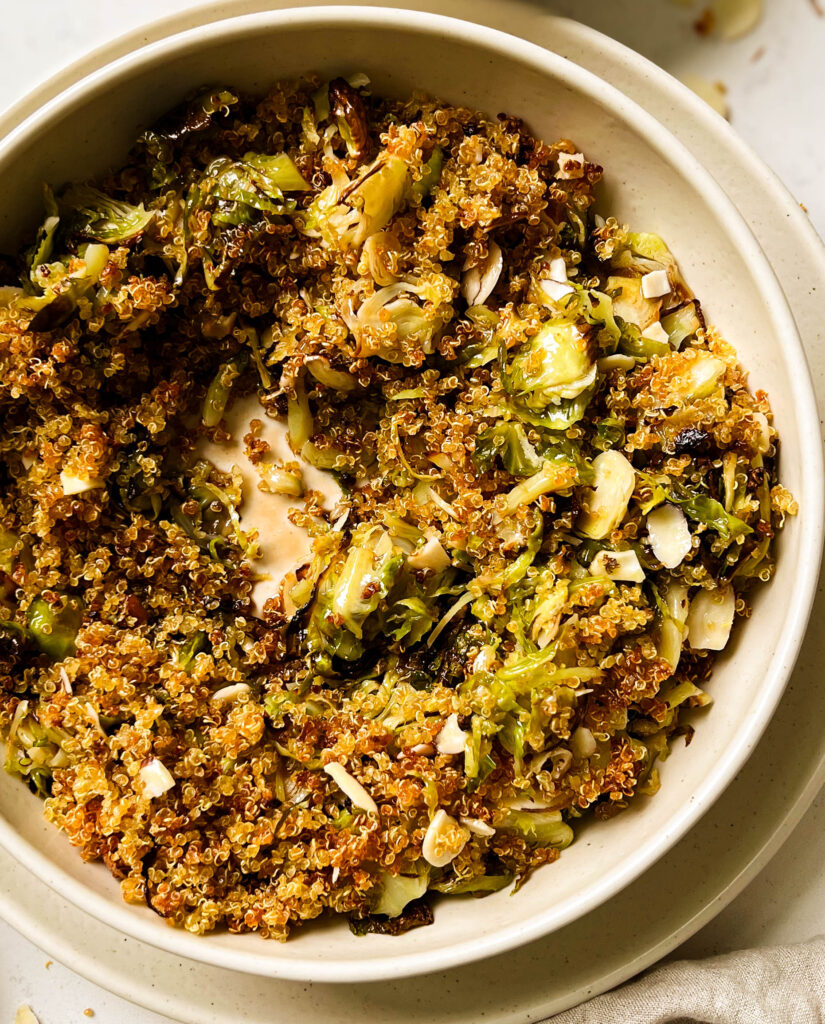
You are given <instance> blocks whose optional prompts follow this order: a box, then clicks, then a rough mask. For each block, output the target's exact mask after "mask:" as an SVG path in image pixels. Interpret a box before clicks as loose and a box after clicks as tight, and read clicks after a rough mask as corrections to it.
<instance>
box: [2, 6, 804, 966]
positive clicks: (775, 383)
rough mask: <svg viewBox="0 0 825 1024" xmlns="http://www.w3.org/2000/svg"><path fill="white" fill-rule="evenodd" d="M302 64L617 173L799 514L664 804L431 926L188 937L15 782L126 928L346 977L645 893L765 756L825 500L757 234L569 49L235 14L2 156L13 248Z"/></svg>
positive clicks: (233, 959) (63, 867)
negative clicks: (506, 122)
mask: <svg viewBox="0 0 825 1024" xmlns="http://www.w3.org/2000/svg"><path fill="white" fill-rule="evenodd" d="M307 70H314V71H317V72H319V73H320V74H321V75H323V76H332V75H333V74H342V73H343V74H347V73H350V72H353V71H356V70H358V71H364V72H366V73H367V74H368V75H369V76H370V78H371V80H372V82H373V87H374V89H375V90H376V91H379V92H384V93H388V94H393V95H404V94H407V93H408V92H410V91H411V90H413V89H422V90H425V91H427V92H428V93H430V94H433V95H437V96H440V97H443V98H445V99H447V100H450V101H452V102H454V103H464V104H467V105H469V106H471V107H474V108H478V109H480V110H483V111H485V112H486V113H488V114H491V115H495V114H497V113H498V112H500V111H506V112H508V113H512V114H516V115H518V116H521V117H523V118H524V119H525V121H526V122H527V124H528V126H529V128H530V129H531V130H532V131H533V132H534V133H536V134H537V135H538V136H540V137H542V138H544V139H546V140H548V141H554V140H555V139H557V138H560V137H567V138H571V139H573V140H575V141H576V143H577V145H579V146H580V147H581V148H583V149H584V150H585V151H586V152H587V153H588V154H589V155H590V157H591V158H593V159H596V160H598V162H599V163H601V164H602V165H603V166H604V167H605V168H606V175H605V185H604V188H603V190H602V199H601V203H600V206H601V209H602V210H603V212H605V213H607V212H609V213H611V214H614V215H616V216H617V217H618V218H619V219H620V220H621V221H623V222H625V223H629V224H631V225H633V226H634V227H635V228H636V229H637V230H643V231H644V230H647V231H655V232H656V233H658V234H660V235H662V236H663V237H664V238H665V240H666V241H667V242H668V244H669V245H670V247H671V249H672V250H673V252H674V253H675V254H676V257H677V259H678V260H679V261H680V263H681V266H682V269H683V271H684V273H685V275H686V277H687V279H688V281H689V282H690V284H691V286H692V287H693V288H694V290H695V291H696V293H697V295H698V296H699V297H700V298H701V300H702V302H703V305H704V308H705V312H706V314H707V315H708V317H709V319H710V320H712V321H713V322H714V323H716V324H717V325H718V326H719V327H720V328H721V329H722V331H723V333H724V334H725V336H726V337H727V338H728V340H729V341H730V342H732V343H733V344H734V345H735V346H736V348H737V349H738V351H739V353H740V356H741V359H742V361H743V363H744V365H745V366H746V367H747V368H748V369H749V370H750V372H751V383H752V386H753V387H754V388H765V389H766V390H768V391H769V393H770V395H771V399H772V403H773V409H774V414H775V419H776V423H777V425H778V428H779V430H780V433H781V436H782V441H783V449H782V450H783V479H784V482H785V483H786V485H787V486H789V487H790V488H791V490H792V491H793V492H794V493H795V494H796V496H797V497H798V498H799V499H800V503H801V506H802V513H801V515H800V517H799V519H798V520H797V521H795V522H794V523H792V524H791V525H790V527H789V528H788V529H787V531H786V533H785V535H784V537H783V539H782V545H781V546H782V550H781V558H780V561H779V568H778V572H777V576H776V579H775V580H774V582H773V583H772V584H771V586H770V588H768V589H767V590H766V591H765V592H764V593H762V594H760V595H759V598H758V600H757V601H756V606H755V609H754V612H753V616H752V618H751V620H750V621H749V622H748V623H747V624H746V626H745V627H744V629H743V630H742V631H741V633H740V636H739V638H738V640H737V642H736V643H735V644H734V645H732V648H731V650H730V651H729V652H727V653H726V655H725V657H724V658H723V659H722V661H721V662H720V663H719V665H718V667H717V669H716V672H715V674H714V676H713V679H712V682H711V684H710V687H709V689H710V692H711V694H712V695H713V697H714V700H715V704H714V706H713V708H712V710H711V711H710V712H709V713H703V714H702V715H701V716H700V720H699V721H697V725H698V728H697V732H696V735H695V737H694V739H693V742H692V743H691V746H690V748H689V750H686V749H685V748H684V746H683V745H682V744H681V743H677V744H676V749H675V751H674V753H673V756H672V757H671V758H670V760H668V762H667V764H666V765H664V767H663V769H662V788H661V791H660V792H659V793H658V795H657V796H656V797H655V799H653V800H640V801H639V802H638V805H637V806H636V807H634V808H632V809H631V810H630V811H629V812H627V813H625V814H623V815H620V816H619V817H617V818H615V819H613V820H612V821H609V822H604V823H600V824H599V825H598V826H597V827H586V828H584V829H583V830H582V831H581V834H580V836H579V838H578V840H577V841H576V842H575V843H574V845H573V846H572V847H571V848H570V849H569V850H568V851H566V852H565V854H564V855H563V856H562V858H561V860H560V861H559V862H558V863H557V864H555V865H553V866H551V867H548V868H545V869H543V870H541V871H539V872H537V873H536V874H535V875H534V876H533V877H532V878H531V879H530V880H529V882H528V883H527V884H526V885H525V886H524V887H523V888H522V889H521V890H520V891H519V892H518V893H516V894H515V895H510V894H508V893H500V894H496V895H494V896H492V897H489V898H487V899H484V900H472V899H466V900H453V901H449V902H447V901H445V902H442V903H441V904H440V905H439V906H438V907H437V908H436V923H435V924H434V925H433V926H432V927H430V928H426V929H420V930H417V931H413V932H410V933H408V934H407V935H404V936H401V937H395V938H387V937H378V936H368V937H365V938H362V939H355V938H354V937H353V936H351V934H350V932H349V931H348V929H347V926H346V924H345V923H344V922H329V923H322V924H318V923H317V922H316V923H315V924H313V925H312V926H310V927H307V928H304V929H300V930H298V931H297V932H296V933H295V938H294V940H292V941H290V942H289V943H287V944H286V945H284V946H282V945H278V944H275V943H265V942H263V941H262V940H261V939H259V938H258V937H256V936H254V935H243V936H237V935H232V936H230V935H227V934H223V933H216V934H213V935H210V936H207V937H196V936H190V935H188V934H187V933H185V932H178V931H173V930H172V929H169V928H168V927H167V926H166V925H165V924H164V923H163V922H162V921H161V919H159V918H157V917H156V916H155V915H154V914H153V913H152V912H151V911H149V910H148V909H142V908H135V907H127V906H126V905H124V904H122V903H121V899H120V893H119V887H118V885H117V883H116V882H115V881H114V880H113V879H112V878H111V877H110V876H109V874H108V872H107V871H106V870H105V869H104V868H103V867H102V866H101V865H89V864H84V863H82V862H81V861H80V859H79V857H78V856H77V855H76V853H75V852H74V851H72V850H71V849H70V848H69V846H68V843H67V842H66V840H65V839H64V838H63V837H62V836H61V835H60V834H58V833H57V832H56V831H55V830H53V829H52V828H51V827H48V826H46V824H45V823H44V822H43V820H42V816H41V811H40V806H39V802H38V800H37V799H36V798H35V797H33V796H31V795H30V794H29V793H28V792H27V791H26V790H25V788H24V787H23V786H21V785H20V784H19V783H18V782H17V781H16V780H14V779H12V778H10V777H8V776H6V775H4V774H3V773H0V808H2V816H4V817H5V822H4V821H3V819H2V817H0V840H1V841H4V842H5V843H6V845H8V846H9V848H10V849H11V850H12V852H13V853H16V854H17V855H18V856H19V857H20V858H21V859H23V860H24V862H25V863H27V864H28V865H29V866H30V867H32V868H33V869H34V870H36V871H37V872H38V873H39V874H40V875H41V877H43V878H44V879H45V880H46V881H47V882H49V883H50V884H52V885H53V886H54V887H56V888H59V889H60V890H61V891H62V892H63V893H64V894H65V895H67V896H68V897H69V898H70V899H73V900H74V901H75V902H78V903H80V904H81V905H82V906H84V907H85V908H86V909H88V910H90V911H91V912H93V913H95V914H96V915H98V916H100V917H102V918H104V919H105V920H107V921H108V922H109V923H111V924H114V925H115V926H117V927H119V928H122V929H123V930H125V931H128V932H130V933H132V934H134V935H136V936H137V937H139V938H142V939H144V940H147V941H150V942H153V943H155V944H157V945H160V946H163V947H165V948H168V949H171V950H173V951H174V952H176V953H178V954H181V955H187V956H190V957H192V958H194V959H205V960H208V961H211V962H214V963H220V964H223V965H225V966H231V967H233V968H235V969H240V970H247V971H255V972H260V973H269V974H277V975H281V976H286V977H299V978H308V979H310V978H314V979H316V980H329V981H346V980H357V979H366V978H386V977H388V976H391V975H393V974H403V973H407V974H409V973H414V972H416V971H423V970H430V969H438V968H442V967H446V966H448V965H450V964H454V963H457V962H461V961H463V960H468V959H470V958H474V957H478V956H482V955H486V954H490V953H493V952H497V951H499V950H501V949H503V948H506V947H507V946H512V945H515V944H517V943H518V942H520V941H526V940H527V939H528V938H531V937H534V936H535V935H537V934H540V933H541V932H542V931H545V932H546V931H548V930H550V929H551V928H553V927H558V926H560V925H562V924H563V923H565V922H566V921H568V920H570V919H572V918H573V917H575V916H578V915H579V914H581V913H584V912H586V910H587V909H589V908H590V907H592V906H594V905H596V904H597V903H598V902H600V901H602V900H604V899H606V898H607V897H608V896H609V895H610V894H611V892H613V891H616V889H617V888H619V887H620V886H621V885H622V884H626V883H627V882H628V881H630V879H631V878H632V877H635V875H637V874H638V873H639V872H640V871H641V870H643V869H644V867H645V866H647V865H648V864H649V863H651V862H652V861H653V860H654V859H655V858H656V857H658V856H660V855H661V854H662V853H663V852H664V851H665V849H666V848H667V847H668V846H669V845H671V843H672V842H674V841H675V839H676V838H677V837H678V835H679V834H681V832H683V831H684V829H685V828H686V827H687V826H688V825H689V823H690V822H691V821H692V820H695V818H696V816H697V815H698V813H700V811H701V810H702V809H704V808H705V807H706V806H707V804H708V803H709V801H710V799H712V798H713V797H714V796H716V795H718V792H719V790H720V788H721V787H722V785H723V784H724V782H725V781H727V780H729V779H730V778H731V777H732V775H733V773H734V772H735V770H736V768H737V767H738V766H739V765H741V763H742V762H743V760H744V757H745V756H746V754H747V752H748V751H749V750H750V749H751V748H752V746H753V744H754V743H755V740H756V738H757V736H758V734H759V732H760V731H761V727H762V726H763V725H764V723H765V721H766V719H767V716H768V715H769V713H770V710H771V709H772V707H773V704H774V702H775V700H776V699H777V698H778V696H779V694H780V692H781V687H782V685H784V681H785V679H786V676H787V673H788V671H789V670H790V666H791V664H792V661H793V658H794V656H795V653H796V642H797V638H798V633H799V631H800V630H801V628H802V626H803V625H804V618H805V615H806V614H807V606H808V598H809V596H810V587H809V586H808V583H807V582H806V581H807V580H808V578H809V576H810V577H812V576H813V575H815V574H814V573H811V572H809V571H808V570H807V569H805V568H804V566H805V565H806V560H807V561H808V562H818V557H819V550H818V528H819V527H818V523H812V522H811V521H810V515H809V510H810V513H815V511H816V510H817V509H818V508H819V494H820V487H821V479H820V475H819V469H818V463H817V464H813V463H811V464H810V465H813V468H814V471H813V472H810V471H809V472H808V473H806V472H805V463H804V458H803V455H802V453H803V451H804V447H805V441H806V440H807V441H808V442H809V444H810V443H811V442H813V441H814V437H811V436H809V434H810V431H811V430H812V429H816V428H815V427H812V419H811V408H812V406H811V400H810V386H809V382H808V377H807V368H806V367H805V364H804V359H803V358H802V357H801V349H800V348H799V343H798V339H797V337H796V335H795V333H794V330H793V326H792V323H791V321H790V319H789V318H788V316H787V311H786V310H785V309H784V307H783V304H782V300H781V297H780V295H779V292H778V290H777V289H776V287H775V285H774V284H773V281H772V277H771V275H770V273H769V272H768V271H767V267H766V264H765V263H764V261H763V258H762V256H761V253H760V252H759V250H758V248H757V246H756V243H755V242H754V241H753V240H752V238H751V237H750V236H749V234H748V233H747V232H746V231H745V230H744V227H743V225H742V224H741V223H740V222H739V221H738V219H737V217H736V216H735V215H734V214H733V211H732V210H731V209H730V208H728V207H726V205H725V203H724V202H723V201H722V197H721V194H720V193H718V191H715V190H714V188H713V187H712V186H711V184H710V182H709V179H707V178H706V177H705V176H704V175H703V172H701V171H700V170H699V169H698V168H697V167H695V166H694V165H693V163H692V161H691V160H690V159H689V158H688V157H687V154H686V153H685V151H683V150H681V149H680V147H679V146H678V145H677V144H676V143H675V142H672V143H671V142H669V141H668V137H667V136H666V135H664V134H663V130H662V129H656V128H655V126H653V125H652V123H651V122H649V120H648V119H647V117H646V116H645V115H642V113H641V111H640V110H639V109H638V108H635V107H633V105H631V104H629V103H628V101H625V100H623V99H622V98H621V97H620V96H619V94H618V93H614V92H613V91H612V90H610V89H609V87H607V86H604V85H603V84H600V83H599V82H598V80H597V79H594V78H592V77H591V76H588V75H587V74H586V73H584V72H582V71H580V70H579V69H577V68H575V67H574V66H573V65H570V64H568V63H567V62H565V61H564V60H563V59H562V58H559V57H557V56H555V55H552V54H544V55H543V51H539V50H538V49H536V48H534V47H530V46H529V44H524V43H521V42H520V41H518V42H517V41H516V40H514V39H510V38H509V37H506V36H502V35H500V34H497V33H493V32H491V31H489V30H481V29H478V28H477V27H476V26H469V25H465V24H463V23H458V22H450V21H448V20H443V19H436V18H434V17H432V16H426V17H420V16H416V15H412V14H410V13H405V12H397V11H392V12H381V11H377V10H375V9H371V10H368V11H359V10H357V9H355V10H353V9H350V10H344V11H342V10H340V9H332V8H331V9H328V10H327V11H325V12H323V11H322V12H318V11H317V10H316V11H312V10H309V9H304V10H301V11H293V12H280V13H277V14H276V13H268V14H263V15H255V16H250V17H245V18H239V19H234V20H233V21H231V22H224V23H221V24H219V25H212V26H208V27H207V28H205V29H202V30H195V31H193V32H191V33H186V34H185V35H184V36H182V37H176V38H175V39H173V40H170V41H166V42H164V43H160V44H156V45H155V46H152V47H149V48H148V49H147V50H145V51H139V52H138V53H137V54H136V55H133V56H132V57H130V58H129V59H124V60H122V61H119V62H117V63H116V64H115V65H112V66H111V67H110V68H109V69H108V70H107V71H104V72H100V73H97V74H96V75H94V76H92V77H91V78H90V79H89V80H87V81H86V83H82V84H81V85H80V86H79V87H76V88H75V89H73V90H70V92H69V93H67V94H65V95H64V96H63V97H62V98H60V99H58V100H56V101H54V102H53V103H51V104H50V105H49V106H48V107H47V108H45V110H44V111H42V112H41V113H40V114H39V115H37V116H36V117H35V118H34V119H33V120H32V121H31V122H29V123H27V125H24V126H23V127H22V128H21V129H19V130H18V131H16V132H15V133H13V135H12V136H11V137H10V138H9V139H8V140H7V142H6V143H5V144H4V145H3V147H2V151H1V152H0V180H2V181H3V186H4V187H3V189H2V192H0V247H2V248H3V249H5V250H10V249H13V248H15V247H16V245H17V243H18V240H19V238H20V236H21V234H22V233H23V232H24V231H26V232H30V231H32V230H33V229H34V227H35V226H36V225H37V223H38V222H39V219H40V216H41V207H40V202H41V192H40V183H41V182H42V181H49V182H51V183H52V184H55V185H60V184H61V183H63V182H66V181H69V180H72V179H75V178H82V177H87V176H89V175H90V174H93V173H95V172H99V171H102V170H104V169H105V168H107V167H108V166H110V165H112V164H114V163H117V161H119V160H120V159H121V158H122V157H123V156H124V155H125V152H126V151H127V149H128V147H129V145H130V143H131V142H132V141H133V139H134V138H135V136H136V134H137V133H138V132H139V130H140V129H141V128H142V127H143V126H145V125H147V124H149V123H151V122H152V121H153V120H154V119H155V118H156V117H157V116H158V115H160V114H161V113H163V112H164V111H165V110H166V109H168V108H169V106H171V105H172V104H173V103H175V102H177V100H178V99H179V98H181V97H182V96H183V95H184V94H185V93H187V92H188V91H189V90H191V89H193V88H196V87H199V86H203V85H211V84H216V83H228V84H232V85H234V86H237V87H240V88H241V89H244V90H248V91H263V90H265V89H266V88H267V87H268V86H270V85H272V84H273V83H274V82H275V81H276V80H277V79H278V78H284V77H290V76H294V75H298V74H300V73H302V72H305V71H307ZM811 538H814V540H813V549H812V547H811V544H812V540H811ZM801 567H802V568H801ZM800 573H801V575H800ZM800 579H802V581H803V582H802V585H800Z"/></svg>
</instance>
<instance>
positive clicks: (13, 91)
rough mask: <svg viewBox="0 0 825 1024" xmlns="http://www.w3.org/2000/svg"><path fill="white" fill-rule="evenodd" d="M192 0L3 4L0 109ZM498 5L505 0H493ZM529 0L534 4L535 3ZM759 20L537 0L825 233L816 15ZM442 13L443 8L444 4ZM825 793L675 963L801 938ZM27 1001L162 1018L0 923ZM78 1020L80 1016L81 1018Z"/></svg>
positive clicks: (815, 872)
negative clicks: (644, 69) (735, 134)
mask: <svg viewBox="0 0 825 1024" xmlns="http://www.w3.org/2000/svg"><path fill="white" fill-rule="evenodd" d="M200 2H201V0H197V2H194V0H140V2H139V3H138V2H135V0H118V2H117V3H112V2H110V0H71V3H66V0H38V3H37V7H36V11H35V9H34V8H33V6H32V5H30V4H26V3H23V2H22V0H4V2H3V4H2V6H3V34H4V44H5V45H4V48H3V49H4V57H3V61H2V62H1V63H0V108H5V107H8V106H10V105H11V104H12V103H13V102H15V101H16V100H17V99H19V98H20V97H22V96H23V95H24V94H25V93H26V92H28V91H29V90H30V89H31V88H33V87H34V86H35V85H37V84H38V83H39V82H41V81H43V80H44V79H46V78H48V77H49V76H50V75H51V74H53V73H54V72H55V71H57V70H59V69H60V68H62V67H64V66H66V65H67V64H69V63H70V62H72V61H73V60H75V59H76V58H78V57H80V56H82V55H83V54H84V53H85V52H87V51H89V50H91V49H93V48H95V47H97V46H99V45H100V44H102V43H104V42H106V41H107V40H109V39H112V38H114V37H115V36H117V35H120V34H122V33H124V32H126V31H128V30H129V29H131V28H134V27H137V26H139V25H141V24H145V23H148V22H151V21H152V20H153V19H156V18H159V17H162V16H164V15H166V14H171V13H173V12H175V11H180V10H181V9H183V8H186V7H194V6H197V5H198V3H200ZM502 2H503V3H504V2H506V0H502ZM534 2H537V3H538V2H540V0H534ZM764 2H765V6H766V8H767V11H766V16H765V18H764V19H763V22H762V24H761V25H760V26H759V27H758V28H757V29H756V31H754V32H753V33H752V34H750V35H749V36H747V37H746V38H744V39H741V40H738V41H736V42H732V43H725V42H722V41H717V40H706V39H701V38H699V36H698V35H696V34H695V33H694V32H693V31H692V30H691V28H690V24H691V22H692V21H693V20H694V19H695V18H696V16H697V14H698V12H699V11H700V10H701V8H702V6H703V3H702V0H696V3H695V4H694V6H693V8H690V7H688V6H686V5H685V3H682V2H680V3H678V4H677V3H673V4H671V3H667V2H666V0H635V2H634V4H633V5H632V9H633V15H632V16H628V14H627V7H628V6H629V5H622V4H615V3H613V2H612V0H545V2H544V4H543V6H545V7H546V8H547V9H548V10H550V11H553V12H554V13H558V14H564V15H568V16H571V17H572V16H575V17H577V18H578V19H579V20H580V21H584V22H586V23H587V24H590V25H592V26H593V27H595V28H598V29H600V30H602V31H604V32H606V33H609V34H611V35H613V36H615V37H616V38H618V39H620V40H621V41H622V42H624V43H626V44H628V45H629V46H632V47H633V48H634V49H636V50H639V51H640V52H642V53H644V54H645V55H646V56H648V57H650V58H651V59H653V60H655V61H656V62H657V63H659V64H661V65H662V66H663V67H665V68H666V69H667V70H669V71H671V72H672V73H673V74H675V75H677V76H678V77H682V76H684V75H686V74H689V73H693V74H701V75H703V76H704V77H706V78H708V79H710V80H713V81H717V80H720V81H722V82H723V83H724V84H725V86H726V87H727V89H728V99H729V102H730V106H731V110H732V121H733V123H734V125H735V126H736V127H737V128H738V130H739V131H740V133H741V134H742V135H743V136H744V138H745V139H746V140H747V141H748V142H749V143H750V145H751V146H752V147H753V149H754V150H755V151H756V152H757V153H758V154H759V155H760V156H761V157H762V159H763V160H765V161H766V162H767V163H768V164H769V165H770V166H771V167H772V168H773V169H774V170H775V171H776V172H777V173H778V174H779V175H780V177H781V178H782V179H783V181H784V182H785V183H786V185H787V186H788V187H789V188H790V189H791V191H792V192H793V193H794V195H795V196H796V197H797V198H798V199H799V200H800V202H802V203H804V204H805V206H806V207H807V208H808V210H809V211H810V214H811V219H812V220H813V223H814V225H815V226H816V227H817V229H818V230H819V231H820V233H821V234H823V235H825V189H822V187H821V184H820V182H821V181H822V178H823V174H825V136H823V134H822V132H821V130H819V128H818V126H817V123H816V122H817V119H816V118H814V117H813V113H812V112H813V110H815V109H817V105H818V104H817V101H818V99H819V98H820V97H822V96H823V95H825V63H823V61H822V57H821V54H822V45H823V42H825V18H820V17H818V16H817V13H816V10H815V5H814V3H813V0H764ZM445 7H448V5H446V4H445ZM823 858H825V792H823V793H821V794H820V796H819V797H818V799H817V800H816V801H815V803H814V805H813V806H812V808H811V810H810V811H809V812H808V814H807V815H806V817H805V819H804V820H803V822H802V823H801V824H800V825H799V826H798V827H797V829H796V830H795V831H794V833H793V834H792V835H791V836H790V837H789V839H788V841H787V842H786V843H785V845H784V846H783V847H782V849H781V850H780V852H779V853H778V854H777V856H776V857H775V858H774V860H773V861H772V862H771V863H770V864H769V865H768V866H767V867H766V868H765V869H764V870H763V871H762V872H761V874H760V875H759V876H758V877H757V878H756V879H755V880H754V881H753V882H752V883H751V884H750V886H749V887H748V888H747V889H746V890H745V892H744V893H742V894H741V895H740V896H739V897H738V898H737V899H736V900H735V901H734V902H733V903H732V904H731V905H730V906H729V907H727V908H726V909H725V910H724V911H722V913H721V914H720V915H719V916H718V917H717V918H715V919H714V920H713V921H712V922H711V923H710V924H709V925H707V926H706V927H705V928H704V929H702V930H701V931H700V932H699V933H698V934H697V935H695V936H694V937H693V938H692V939H691V940H690V941H688V942H687V943H686V944H685V945H684V946H683V947H681V949H680V950H678V951H677V953H676V954H674V955H675V956H691V957H698V956H706V955H711V954H713V953H717V952H725V951H728V950H733V949H740V948H744V947H747V946H754V945H767V944H774V943H786V942H799V941H803V940H805V939H808V938H811V937H813V936H814V935H816V934H818V933H820V932H821V931H822V921H823V920H825V874H823V872H822V871H821V865H822V862H823ZM21 1003H29V1004H31V1005H32V1006H33V1007H34V1008H35V1010H36V1011H37V1013H38V1016H39V1017H40V1020H41V1022H42V1024H68V1022H77V1024H79V1022H80V1021H82V1020H86V1019H89V1011H91V1013H92V1014H93V1017H92V1018H91V1019H94V1020H97V1021H100V1022H103V1024H158V1022H161V1021H162V1020H163V1018H161V1017H159V1016H157V1015H156V1014H154V1013H150V1012H148V1011H145V1010H141V1009H139V1008H137V1007H135V1006H133V1005H131V1004H130V1003H126V1002H124V1001H123V1000H121V999H119V998H118V997H117V996H114V995H111V994H109V993H108V992H104V991H103V990H102V989H100V988H97V987H96V986H95V985H93V984H91V983H90V982H87V981H85V980H83V979H81V978H79V977H77V976H76V975H74V974H73V973H72V972H71V971H69V970H67V969H66V968H64V967H62V966H60V965H58V964H53V963H51V962H50V961H49V960H48V958H47V957H46V955H45V954H44V953H43V952H41V951H40V950H39V949H37V947H36V946H34V945H32V944H31V943H29V942H27V941H26V940H25V939H23V938H21V937H20V936H19V935H18V934H17V933H16V932H14V931H13V930H12V929H11V928H9V927H8V926H7V925H5V924H4V923H2V922H0V1024H5V1022H6V1021H9V1022H10V1021H12V1020H13V1018H14V1012H15V1010H16V1008H17V1007H18V1006H19V1005H20V1004H21ZM84 1011H85V1016H84Z"/></svg>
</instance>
